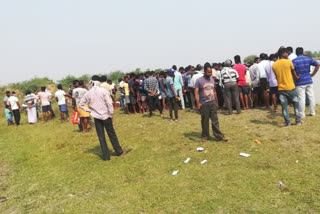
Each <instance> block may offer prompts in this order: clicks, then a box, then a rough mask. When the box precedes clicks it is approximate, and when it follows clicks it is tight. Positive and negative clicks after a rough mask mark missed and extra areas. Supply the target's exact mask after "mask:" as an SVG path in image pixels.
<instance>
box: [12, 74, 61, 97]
mask: <svg viewBox="0 0 320 214" xmlns="http://www.w3.org/2000/svg"><path fill="white" fill-rule="evenodd" d="M51 84H55V83H54V82H53V80H51V79H49V78H47V77H44V78H33V79H31V80H27V81H23V82H18V83H12V84H9V85H8V86H7V88H12V89H18V90H19V91H21V92H23V93H25V92H26V91H27V90H30V91H35V90H37V89H39V88H40V87H41V86H44V85H51Z"/></svg>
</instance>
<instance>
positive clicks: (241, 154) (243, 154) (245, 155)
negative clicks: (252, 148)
mask: <svg viewBox="0 0 320 214" xmlns="http://www.w3.org/2000/svg"><path fill="white" fill-rule="evenodd" d="M240 156H242V157H246V158H247V157H250V156H251V155H250V154H247V153H240Z"/></svg>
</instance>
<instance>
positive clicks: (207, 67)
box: [203, 62, 212, 78]
mask: <svg viewBox="0 0 320 214" xmlns="http://www.w3.org/2000/svg"><path fill="white" fill-rule="evenodd" d="M203 67H204V69H203V70H204V77H205V78H210V77H211V76H212V67H211V65H210V63H209V62H206V63H205V64H204V66H203Z"/></svg>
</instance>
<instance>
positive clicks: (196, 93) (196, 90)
mask: <svg viewBox="0 0 320 214" xmlns="http://www.w3.org/2000/svg"><path fill="white" fill-rule="evenodd" d="M194 97H195V100H196V103H197V108H198V109H199V110H200V108H201V103H200V102H199V88H195V90H194Z"/></svg>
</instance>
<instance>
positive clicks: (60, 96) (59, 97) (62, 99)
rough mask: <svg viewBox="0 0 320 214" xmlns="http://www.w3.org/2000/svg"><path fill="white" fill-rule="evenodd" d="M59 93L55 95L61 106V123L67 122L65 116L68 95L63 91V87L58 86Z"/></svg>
mask: <svg viewBox="0 0 320 214" xmlns="http://www.w3.org/2000/svg"><path fill="white" fill-rule="evenodd" d="M57 88H58V91H56V93H55V94H54V96H55V97H56V100H57V102H58V105H59V110H60V117H61V122H63V121H65V118H64V114H65V113H66V112H67V101H66V93H65V92H64V90H63V89H62V85H61V84H59V85H58V86H57Z"/></svg>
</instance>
